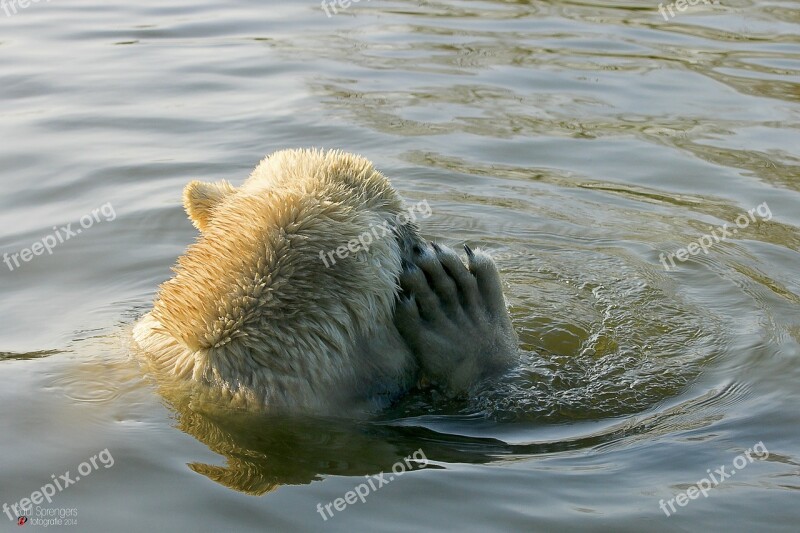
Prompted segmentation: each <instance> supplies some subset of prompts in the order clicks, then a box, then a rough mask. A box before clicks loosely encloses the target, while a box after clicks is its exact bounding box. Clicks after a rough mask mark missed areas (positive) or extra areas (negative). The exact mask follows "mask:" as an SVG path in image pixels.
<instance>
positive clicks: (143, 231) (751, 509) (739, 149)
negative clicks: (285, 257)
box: [0, 0, 800, 532]
mask: <svg viewBox="0 0 800 533" xmlns="http://www.w3.org/2000/svg"><path fill="white" fill-rule="evenodd" d="M14 5H15V6H16V5H17V4H14ZM338 11H339V13H338V14H333V13H331V15H332V16H331V17H328V16H326V14H325V12H324V11H323V10H322V8H321V6H320V4H319V3H317V2H305V1H296V2H291V3H290V2H270V3H257V2H254V1H244V0H239V1H232V2H226V3H224V4H223V3H209V2H188V1H173V2H169V3H164V2H144V3H130V2H119V1H116V0H110V1H106V2H102V3H100V2H93V1H88V0H82V1H81V2H77V1H74V0H58V1H53V2H49V3H44V2H40V3H36V4H33V3H31V4H30V5H29V6H28V7H27V8H22V7H21V6H17V13H16V14H13V13H12V16H6V14H5V13H4V12H3V11H2V10H0V87H2V91H0V102H2V107H1V108H0V115H1V116H2V122H0V124H1V126H0V128H2V132H3V136H2V138H3V142H2V143H0V169H2V171H0V179H2V185H3V195H2V199H1V200H0V227H2V228H3V230H2V232H1V233H0V253H8V254H13V253H19V252H20V250H22V249H24V248H30V247H31V245H32V244H33V243H35V242H37V241H42V239H46V238H47V237H48V236H50V237H51V239H50V241H48V242H52V241H53V240H56V242H57V244H56V245H55V246H53V247H51V249H52V252H53V253H52V254H48V253H47V251H46V250H45V251H42V250H41V249H40V250H39V252H40V253H41V255H39V256H32V255H31V257H29V259H30V261H28V262H25V261H23V260H22V259H19V261H20V266H19V267H15V268H14V269H13V270H10V269H8V268H7V266H6V265H5V264H0V294H2V300H0V339H1V340H0V368H1V369H2V372H0V405H1V406H2V409H0V427H1V428H2V432H0V458H1V459H0V504H1V503H2V502H7V503H9V504H12V503H15V502H17V501H19V500H20V499H21V498H25V497H30V495H31V493H32V492H34V491H37V490H39V489H40V488H41V487H42V486H43V485H45V484H47V483H49V482H50V481H51V479H52V478H51V475H54V476H55V477H58V476H59V475H61V474H63V473H65V472H66V471H68V470H69V471H71V472H72V474H71V475H72V476H75V475H76V473H77V472H78V468H79V466H80V465H81V463H82V462H84V461H88V460H89V459H90V458H91V457H92V456H95V455H98V454H99V453H100V452H101V451H102V450H105V449H108V452H109V454H111V455H113V466H110V464H106V463H98V465H97V468H96V469H90V470H92V471H91V473H90V474H89V475H87V476H83V477H85V478H86V479H81V480H80V481H78V482H76V483H74V484H73V485H71V486H69V487H67V488H65V489H64V490H63V491H59V492H58V493H57V494H56V495H55V496H54V497H53V498H52V503H49V504H48V503H46V502H45V504H44V505H42V506H40V509H45V508H47V509H56V510H58V509H77V513H78V516H77V518H76V519H77V525H71V526H67V525H64V526H62V527H65V528H67V529H71V530H73V531H88V532H93V531H98V532H107V531H229V530H231V531H265V530H266V531H290V530H298V531H311V530H321V531H351V530H356V531H362V530H367V529H369V530H375V531H406V530H411V529H415V530H422V531H439V530H444V531H449V530H456V531H495V530H496V531H518V530H521V531H565V530H566V531H584V530H587V531H687V530H692V531H705V530H708V531H796V530H797V525H796V524H797V520H798V519H800V511H798V506H797V501H798V499H797V498H798V489H800V482H799V481H798V474H800V446H799V445H798V437H799V436H800V435H799V434H798V422H800V417H798V415H797V412H798V410H797V405H798V400H800V388H799V387H798V385H797V383H798V382H799V381H800V370H799V369H798V368H799V367H798V364H797V363H798V358H800V314H799V313H798V309H799V307H798V304H800V276H799V275H798V270H797V265H798V259H800V257H799V254H798V251H799V250H800V229H799V228H800V210H798V206H799V205H800V159H799V158H800V151H798V138H800V135H799V134H798V125H799V124H800V105H798V102H799V101H800V47H798V45H799V44H800V9H798V6H797V4H796V3H795V2H791V1H747V0H739V1H736V2H733V1H730V2H729V1H723V2H721V3H715V4H713V5H705V4H703V5H700V6H697V7H693V8H690V9H689V10H688V11H686V12H679V11H677V10H675V13H676V15H675V17H674V18H672V19H670V20H669V21H665V20H664V18H663V17H662V15H660V14H659V12H658V6H657V3H656V2H654V1H653V2H645V1H632V2H622V1H612V2H595V1H591V0H590V1H586V2H580V3H578V2H548V1H530V2H504V1H481V2H478V1H472V2H456V1H433V2H407V1H379V0H375V1H372V2H366V1H363V2H360V3H355V4H353V5H351V6H350V7H349V8H347V9H341V8H338ZM297 146H318V147H338V148H342V149H345V150H348V151H353V152H357V153H361V154H363V155H365V156H366V157H368V158H370V159H371V160H373V161H374V162H375V164H376V166H377V167H378V168H380V169H381V170H382V171H383V172H384V173H386V174H387V175H388V176H390V177H391V178H392V180H393V183H394V184H395V186H396V187H397V188H398V190H399V191H401V193H402V194H403V195H404V196H405V197H406V198H408V199H409V200H415V201H418V200H422V199H427V200H428V201H429V203H430V205H431V206H432V208H433V216H432V217H431V218H429V219H428V220H426V221H425V224H424V227H423V230H424V232H425V234H426V235H427V236H428V237H429V238H434V239H437V240H439V241H441V242H444V243H448V244H451V245H458V244H460V243H463V242H469V243H471V244H473V245H478V246H482V247H485V248H487V249H489V250H491V251H492V252H493V254H494V255H495V257H496V258H497V260H498V263H499V264H500V266H501V269H502V271H503V274H504V278H505V280H506V283H507V296H508V298H509V301H510V304H511V306H512V314H513V318H514V323H515V327H516V328H517V331H518V332H519V333H520V336H521V342H522V346H523V348H524V351H525V360H524V364H523V365H522V366H521V367H520V368H518V369H516V370H515V372H514V373H513V375H510V376H507V378H506V379H505V380H503V381H502V382H501V383H498V384H496V385H495V386H494V387H493V388H492V389H490V390H487V391H484V393H482V394H480V395H479V396H477V397H475V398H473V399H472V400H471V401H470V402H468V403H466V404H463V403H462V404H453V403H450V402H447V401H443V400H442V399H440V398H436V397H433V396H431V397H411V398H408V399H406V401H404V402H402V403H400V404H398V405H397V406H395V407H394V408H392V409H391V410H390V411H388V412H386V413H383V414H382V415H381V416H379V417H377V418H376V419H375V420H371V421H369V422H359V423H357V422H354V421H350V420H346V419H344V420H318V419H291V418H289V419H286V418H265V417H260V416H257V415H246V414H242V413H225V412H219V411H216V410H213V409H210V408H208V406H204V405H202V404H201V403H200V402H197V401H195V400H194V399H192V398H191V397H188V398H182V399H178V400H176V399H170V398H167V397H165V396H163V395H162V394H160V391H159V389H158V387H157V385H156V384H155V383H153V382H152V381H151V380H150V379H148V378H147V376H146V375H144V373H143V372H142V370H141V369H140V368H139V366H138V365H137V363H136V362H135V361H134V360H132V358H131V356H130V351H129V349H128V347H127V335H128V333H129V330H130V327H131V325H132V324H133V322H134V321H135V320H136V318H137V317H139V316H141V315H142V314H143V313H144V312H146V311H147V310H148V309H149V307H150V305H151V302H152V299H153V296H154V294H155V291H156V288H157V286H158V284H159V283H161V282H163V281H164V280H166V279H168V278H169V276H170V266H171V265H172V264H173V263H174V261H175V259H176V258H177V257H178V256H179V255H180V254H181V253H182V251H183V250H184V249H185V247H186V246H187V245H188V244H189V243H191V242H192V240H193V239H194V238H195V235H196V234H195V231H194V229H193V228H192V226H191V224H190V223H189V222H188V221H187V220H186V218H185V215H184V213H183V211H182V208H181V205H180V195H181V191H182V188H183V186H184V185H185V184H186V183H187V182H188V181H189V180H190V179H203V180H216V179H222V178H227V179H230V180H232V181H233V182H234V183H237V184H238V183H241V181H243V179H244V178H245V177H246V175H247V174H248V173H249V171H250V170H251V169H252V167H253V166H254V165H255V164H256V163H257V161H258V160H259V159H261V158H262V157H263V156H264V155H266V154H268V153H270V152H272V151H274V150H278V149H282V148H287V147H297ZM762 204H765V205H766V206H767V208H768V210H769V214H770V216H769V217H767V216H761V213H764V214H766V209H765V208H763V207H762V210H761V211H754V212H753V216H750V217H749V218H748V216H747V215H745V216H746V218H748V220H749V221H747V224H746V227H743V228H742V229H739V230H738V233H737V234H735V235H733V234H732V235H731V236H730V238H726V239H725V240H723V241H721V242H716V241H714V242H713V243H712V244H711V245H710V247H708V254H705V253H703V252H702V251H700V252H699V253H698V254H697V255H693V256H690V257H689V259H688V260H687V261H685V262H681V261H680V260H678V259H673V261H674V263H675V267H674V268H672V267H671V266H670V270H669V271H667V270H665V269H664V267H663V266H662V262H661V261H660V259H659V256H660V254H662V253H663V254H665V256H664V257H665V262H666V263H667V265H668V266H669V262H668V260H667V259H666V257H667V254H670V253H672V254H675V253H676V252H677V251H678V250H679V249H682V248H686V247H688V246H689V245H690V243H692V242H699V241H700V239H702V238H704V237H705V238H706V239H713V237H711V234H712V232H714V233H715V234H716V235H719V234H720V231H719V228H720V227H721V226H722V225H723V224H726V223H727V224H728V225H729V226H728V227H729V228H736V220H737V217H738V216H739V215H741V214H742V213H745V214H746V213H747V211H748V210H751V209H756V208H758V207H759V206H762ZM109 205H110V207H109ZM103 206H105V211H97V214H98V216H96V217H92V215H91V213H92V210H100V209H101V208H102V207H103ZM112 211H113V217H112V216H110V215H111V213H112ZM105 213H108V216H106V215H105ZM87 214H88V215H89V216H90V219H83V221H84V222H85V223H87V226H88V227H86V228H85V229H84V228H83V227H82V226H81V220H82V217H83V216H84V215H87ZM739 220H740V222H742V220H743V219H739ZM87 221H88V222H87ZM70 223H71V224H72V226H71V228H70V231H75V230H76V229H82V230H83V231H82V232H81V233H80V234H77V233H75V234H74V235H73V236H71V237H70V238H69V240H64V242H60V241H58V240H57V239H58V237H59V236H61V238H62V239H63V238H64V237H65V234H66V233H67V231H66V230H62V229H61V227H62V226H67V225H68V224H70ZM54 226H55V227H56V228H55V229H54V228H53V227H54ZM737 229H738V228H737ZM704 242H705V241H704ZM695 251H697V249H695ZM758 443H763V446H762V447H758V446H757V444H758ZM754 447H756V448H755V449H754ZM748 449H754V451H753V452H751V457H754V460H753V461H752V462H746V466H744V465H741V461H743V460H745V458H744V456H742V459H739V455H740V454H742V453H743V452H744V451H746V450H748ZM417 450H423V452H424V454H425V456H426V457H427V458H428V459H429V465H428V466H427V468H424V469H420V468H419V466H420V465H418V464H415V465H414V466H413V467H414V471H413V472H407V473H406V474H404V475H403V477H402V478H398V479H395V480H394V481H392V482H391V483H389V484H388V485H385V486H382V487H380V488H379V489H377V490H374V491H371V492H370V494H369V495H368V496H367V497H366V498H365V501H364V502H361V501H357V503H355V504H350V505H347V507H346V509H345V510H343V511H338V512H335V516H334V517H333V518H328V519H327V520H323V518H322V516H321V515H320V514H319V513H318V512H317V504H318V503H321V504H322V505H325V504H327V503H329V502H334V501H335V500H336V499H337V498H344V497H345V494H346V493H347V492H348V491H351V490H354V489H355V487H356V486H358V485H360V484H362V483H365V482H366V479H365V477H364V476H366V475H377V474H378V473H379V472H381V471H385V472H391V470H390V469H391V468H392V466H393V464H394V463H395V462H396V461H398V460H402V459H403V458H404V457H407V456H409V455H411V454H413V453H414V452H415V451H417ZM759 450H760V451H762V452H763V450H768V453H769V456H768V457H767V458H766V459H763V460H762V457H765V456H766V454H765V453H761V454H760V455H758V454H756V452H758V451H759ZM96 462H97V461H96ZM737 463H738V464H739V465H741V467H740V468H739V469H737V471H736V473H735V475H733V476H731V477H729V478H727V479H725V480H724V481H721V482H720V483H719V484H718V485H717V486H715V487H713V488H712V489H710V490H707V491H706V493H707V494H708V497H705V496H703V495H702V494H700V495H699V496H698V495H697V493H696V492H690V493H689V496H691V495H692V494H694V496H695V499H692V500H689V499H688V497H687V496H686V494H687V490H696V489H691V487H692V486H694V485H695V484H696V483H698V481H700V480H701V479H702V478H704V477H708V476H710V475H712V473H713V471H714V470H715V469H718V468H720V467H722V466H725V467H726V468H727V472H728V473H730V471H731V470H733V469H736V465H737ZM88 464H89V463H87V465H88ZM106 466H109V467H108V468H107V467H106ZM86 468H88V466H87V467H84V468H83V469H84V471H86ZM409 468H411V467H410V466H409ZM717 477H719V476H717ZM682 493H683V494H684V496H683V498H686V499H685V500H681V499H679V498H681V496H680V495H681V494H682ZM676 498H678V499H676ZM670 499H675V500H673V503H672V505H673V507H674V509H675V511H674V512H671V511H670V508H669V503H668V501H669V500H670ZM662 500H663V501H664V504H665V506H666V509H667V512H669V513H670V516H669V517H668V516H667V512H665V511H664V510H662V509H661V508H660V502H661V501H662ZM681 501H684V503H685V506H680V505H679V503H680V502H681ZM34 509H35V508H34ZM31 518H36V516H35V513H34V516H32V517H31ZM73 519H75V518H73ZM5 520H7V518H6V517H5V515H0V523H1V522H5ZM64 520H66V518H65V519H64ZM12 525H13V524H12V523H11V522H9V527H11V526H12ZM32 527H41V526H32Z"/></svg>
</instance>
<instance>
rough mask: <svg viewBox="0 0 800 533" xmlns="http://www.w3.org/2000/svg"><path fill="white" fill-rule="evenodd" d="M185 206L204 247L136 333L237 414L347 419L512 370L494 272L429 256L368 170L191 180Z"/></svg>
mask: <svg viewBox="0 0 800 533" xmlns="http://www.w3.org/2000/svg"><path fill="white" fill-rule="evenodd" d="M183 201H184V207H185V209H186V212H187V213H188V215H189V218H190V219H191V221H192V222H193V224H194V225H195V226H196V227H197V229H198V230H200V236H199V238H198V240H197V242H196V243H194V244H193V245H191V246H190V247H189V249H188V250H187V252H186V253H185V255H183V256H182V257H181V258H180V259H179V260H178V263H177V265H176V266H175V268H174V272H175V275H174V277H173V278H172V279H170V280H168V281H167V282H165V283H164V284H162V285H161V287H160V288H159V292H158V296H157V298H156V301H155V303H154V305H153V309H152V311H151V312H149V313H147V314H146V315H145V316H144V317H142V319H141V320H140V321H139V322H138V323H137V324H136V326H135V327H134V330H133V340H134V343H135V345H136V347H137V348H138V349H139V350H140V352H141V353H143V354H144V355H145V358H146V361H148V362H149V363H150V366H151V368H152V369H153V370H154V371H155V372H157V373H158V374H160V375H162V376H170V377H172V378H175V379H177V380H178V381H179V382H182V383H190V384H191V385H192V386H195V385H202V386H203V388H204V390H206V391H209V393H213V395H215V396H217V397H221V398H222V399H224V400H225V402H227V403H230V404H231V405H234V406H243V407H248V408H249V407H256V408H266V409H268V410H270V411H279V412H280V411H300V412H312V413H318V414H325V413H336V414H341V413H342V412H343V410H358V411H361V412H373V411H374V410H376V409H380V408H382V407H384V406H386V405H388V404H389V403H390V402H391V401H393V400H394V399H395V398H397V397H398V396H399V395H401V394H403V393H404V392H406V391H408V390H409V389H410V388H412V387H413V386H414V385H415V384H416V383H419V382H420V381H425V382H430V383H433V384H434V385H436V386H440V387H441V388H442V389H443V390H445V391H447V392H448V393H450V394H459V393H463V392H467V391H468V390H469V389H470V387H472V386H473V385H474V384H475V383H476V382H478V381H480V380H481V379H483V378H485V377H487V376H489V375H492V374H494V373H496V372H498V371H499V370H501V369H503V368H506V367H507V366H508V365H509V364H511V362H512V361H513V359H514V354H515V353H516V350H517V343H516V342H517V341H516V336H515V334H514V331H513V328H512V327H511V321H510V318H509V315H508V312H507V310H506V307H505V301H504V298H503V293H502V287H501V285H500V278H499V275H498V272H497V268H496V266H495V264H494V262H493V261H492V259H491V258H490V257H489V256H488V255H487V254H485V253H482V252H480V251H479V250H476V251H474V252H473V251H472V250H471V249H469V248H466V249H467V254H468V257H467V263H468V266H465V265H464V263H463V262H462V261H461V259H460V258H459V256H458V255H457V254H456V253H455V252H453V251H452V250H450V249H448V248H445V247H443V246H439V245H434V244H429V243H426V242H425V241H424V240H423V239H422V238H421V236H420V234H419V230H418V227H417V225H416V223H415V222H414V220H413V217H410V216H409V211H408V210H407V209H406V208H405V206H404V204H403V201H402V200H401V198H400V197H399V195H398V194H397V192H396V191H395V190H394V189H393V188H392V186H391V185H390V183H389V181H388V180H387V179H386V178H385V177H384V176H383V175H382V174H381V173H379V172H378V171H377V170H375V168H374V167H373V165H372V164H371V163H370V162H369V161H368V160H366V159H365V158H363V157H360V156H356V155H352V154H348V153H343V152H341V151H320V150H307V149H299V150H284V151H279V152H276V153H274V154H272V155H271V156H269V157H267V158H266V159H264V160H263V161H262V162H261V163H260V164H259V165H258V166H257V167H256V169H255V170H254V171H253V173H252V174H251V175H250V177H249V178H248V179H247V180H246V181H245V182H244V184H243V185H242V186H241V187H239V188H236V187H234V186H233V185H231V184H230V183H228V182H227V181H219V182H216V183H201V182H197V181H193V182H191V183H189V184H188V185H187V186H186V188H185V190H184V195H183ZM426 205H427V203H426ZM375 228H381V232H378V231H375ZM368 233H369V234H370V236H371V238H370V239H368V241H369V242H367V239H366V238H365V237H366V235H367V234H368Z"/></svg>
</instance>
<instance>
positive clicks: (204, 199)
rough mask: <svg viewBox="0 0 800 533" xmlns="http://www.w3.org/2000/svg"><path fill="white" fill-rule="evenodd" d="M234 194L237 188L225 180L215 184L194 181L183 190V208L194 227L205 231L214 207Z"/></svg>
mask: <svg viewBox="0 0 800 533" xmlns="http://www.w3.org/2000/svg"><path fill="white" fill-rule="evenodd" d="M234 192H236V188H235V187H234V186H233V185H231V184H230V183H228V182H227V181H225V180H222V181H217V182H214V183H204V182H202V181H193V182H191V183H189V184H188V185H187V186H186V187H185V188H184V189H183V207H184V209H186V214H188V215H189V218H190V219H191V220H192V224H194V227H196V228H197V229H199V230H200V231H205V229H206V228H207V227H208V223H209V222H210V221H211V215H212V211H213V209H214V207H216V206H217V204H219V203H220V202H221V201H222V200H223V199H225V197H226V196H229V195H231V194H233V193H234Z"/></svg>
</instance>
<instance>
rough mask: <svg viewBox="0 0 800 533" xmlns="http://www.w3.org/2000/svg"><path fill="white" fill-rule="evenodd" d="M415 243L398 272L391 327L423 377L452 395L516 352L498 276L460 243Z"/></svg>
mask: <svg viewBox="0 0 800 533" xmlns="http://www.w3.org/2000/svg"><path fill="white" fill-rule="evenodd" d="M464 249H465V250H466V252H467V264H466V265H465V264H464V263H463V262H462V260H461V258H460V257H459V256H458V254H456V253H455V252H454V251H453V250H452V249H450V248H448V247H445V246H441V245H438V244H436V243H431V244H430V245H425V246H424V247H422V246H415V247H414V250H413V257H412V260H411V261H404V262H403V271H402V273H401V274H400V287H401V289H402V290H401V293H400V294H399V295H398V301H397V309H396V312H395V325H396V326H397V329H398V331H400V333H401V334H402V336H403V338H404V339H405V341H406V343H407V344H408V346H409V348H411V350H412V351H413V352H414V354H415V356H416V357H417V359H418V362H419V365H420V367H421V369H422V378H423V379H427V380H429V381H430V382H431V383H432V384H434V385H438V386H440V387H442V389H443V390H444V391H446V392H447V393H448V394H449V395H451V396H456V395H459V394H462V393H466V392H468V391H469V390H470V389H471V388H472V387H473V386H474V385H475V384H477V383H478V382H480V381H482V380H483V379H486V378H488V377H491V376H495V375H497V374H499V373H501V372H503V371H504V370H506V369H508V368H509V367H510V366H511V365H512V364H513V363H514V361H515V360H516V359H517V355H518V353H519V352H518V350H519V348H518V339H517V335H516V333H515V332H514V328H513V326H512V324H511V318H510V317H509V314H508V310H507V308H506V302H505V298H504V297H503V289H502V283H501V280H500V274H499V272H498V270H497V266H496V265H495V263H494V261H493V260H492V258H491V257H490V256H489V255H488V254H486V253H484V252H482V251H480V250H476V251H473V250H471V249H470V248H469V247H468V246H466V245H465V246H464Z"/></svg>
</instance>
